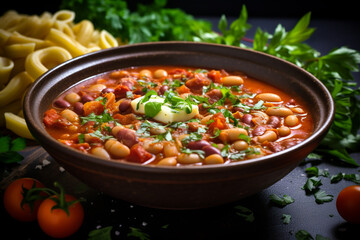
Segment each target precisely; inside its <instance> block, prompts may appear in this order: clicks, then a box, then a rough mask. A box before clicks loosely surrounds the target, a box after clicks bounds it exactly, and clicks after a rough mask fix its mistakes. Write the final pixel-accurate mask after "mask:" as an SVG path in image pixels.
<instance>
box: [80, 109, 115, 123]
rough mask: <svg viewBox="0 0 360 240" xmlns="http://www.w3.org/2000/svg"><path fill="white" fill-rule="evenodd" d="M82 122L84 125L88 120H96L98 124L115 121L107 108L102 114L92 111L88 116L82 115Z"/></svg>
mask: <svg viewBox="0 0 360 240" xmlns="http://www.w3.org/2000/svg"><path fill="white" fill-rule="evenodd" d="M80 119H81V124H82V125H84V124H85V123H87V122H95V123H96V124H100V123H107V122H110V121H114V118H113V117H112V116H111V115H110V113H108V112H107V110H105V111H104V112H103V113H102V114H100V115H96V114H95V113H93V112H92V113H90V114H89V115H88V116H85V117H80Z"/></svg>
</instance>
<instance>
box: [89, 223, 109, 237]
mask: <svg viewBox="0 0 360 240" xmlns="http://www.w3.org/2000/svg"><path fill="white" fill-rule="evenodd" d="M111 231H112V226H108V227H103V228H99V229H95V230H92V231H90V232H89V234H88V239H87V240H111Z"/></svg>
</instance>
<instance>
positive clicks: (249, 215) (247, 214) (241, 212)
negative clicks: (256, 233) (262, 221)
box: [235, 205, 255, 222]
mask: <svg viewBox="0 0 360 240" xmlns="http://www.w3.org/2000/svg"><path fill="white" fill-rule="evenodd" d="M235 210H236V215H238V216H240V217H242V218H243V219H244V220H245V221H247V222H254V220H255V216H254V212H253V211H252V210H250V209H249V208H247V207H244V206H241V205H238V206H235Z"/></svg>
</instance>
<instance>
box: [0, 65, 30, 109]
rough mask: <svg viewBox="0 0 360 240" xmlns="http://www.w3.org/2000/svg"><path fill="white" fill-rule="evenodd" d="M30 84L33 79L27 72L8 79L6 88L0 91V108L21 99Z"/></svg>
mask: <svg viewBox="0 0 360 240" xmlns="http://www.w3.org/2000/svg"><path fill="white" fill-rule="evenodd" d="M32 82H33V79H32V77H31V76H30V75H29V74H28V73H27V72H21V73H19V74H17V75H16V76H14V77H13V78H12V79H10V82H9V83H8V84H7V85H6V87H5V88H4V89H3V90H1V91H0V107H3V106H6V105H7V104H9V103H11V102H12V101H15V100H17V99H19V98H21V96H22V94H23V93H24V92H25V91H26V89H27V87H28V86H29V85H30V84H31V83H32Z"/></svg>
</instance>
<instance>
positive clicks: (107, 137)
mask: <svg viewBox="0 0 360 240" xmlns="http://www.w3.org/2000/svg"><path fill="white" fill-rule="evenodd" d="M89 135H90V136H92V137H96V138H99V139H100V140H102V141H105V140H108V139H112V138H114V137H113V136H111V135H104V134H102V133H101V131H100V130H96V131H95V132H92V133H89Z"/></svg>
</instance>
